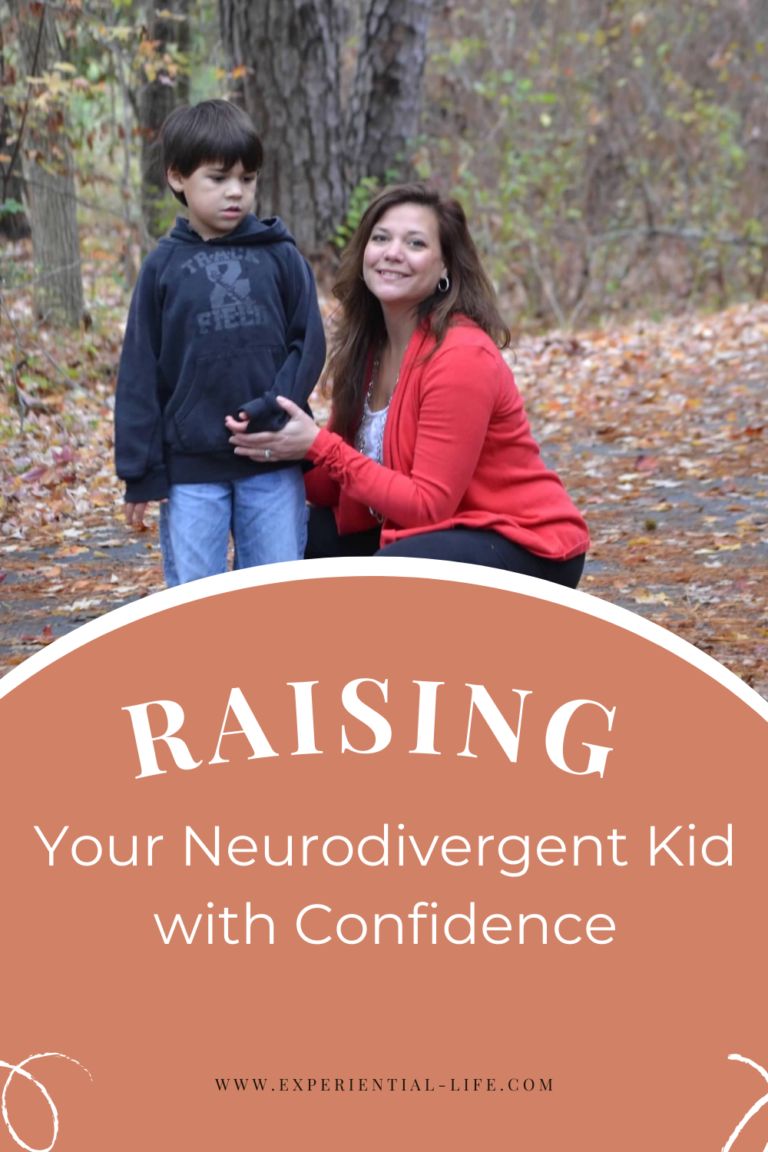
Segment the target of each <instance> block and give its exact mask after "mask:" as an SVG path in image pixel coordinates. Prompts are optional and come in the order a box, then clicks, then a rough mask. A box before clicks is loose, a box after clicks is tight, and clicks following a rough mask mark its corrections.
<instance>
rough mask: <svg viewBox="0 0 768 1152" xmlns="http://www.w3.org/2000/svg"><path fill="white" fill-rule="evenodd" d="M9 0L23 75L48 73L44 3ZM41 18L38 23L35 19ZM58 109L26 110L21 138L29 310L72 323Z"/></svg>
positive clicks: (53, 41) (51, 44) (66, 176)
mask: <svg viewBox="0 0 768 1152" xmlns="http://www.w3.org/2000/svg"><path fill="white" fill-rule="evenodd" d="M32 8H33V6H32V5H30V4H27V3H24V0H11V3H10V9H11V14H12V15H13V16H14V17H15V18H16V19H17V20H18V25H19V48H20V52H19V58H20V62H21V65H22V67H23V69H24V72H25V74H26V75H27V76H41V75H42V74H43V73H44V72H50V71H51V69H52V68H53V66H54V64H56V63H57V62H58V61H60V60H61V59H62V53H61V47H60V44H59V39H58V35H57V30H56V25H55V22H54V16H53V10H52V9H51V8H50V7H48V6H47V5H46V6H45V7H43V6H38V5H34V9H35V11H34V13H33V11H32ZM41 22H42V23H41ZM64 128H65V124H64V112H63V110H62V109H61V107H58V106H57V105H55V104H54V103H52V102H51V103H50V105H49V107H48V108H47V109H46V110H45V111H41V110H39V109H34V111H33V110H32V109H30V111H29V115H28V119H27V123H26V127H25V137H24V139H23V140H22V142H21V151H22V153H23V154H24V158H25V162H24V170H25V180H26V186H27V201H28V204H29V216H30V224H31V226H32V247H33V251H34V258H35V309H36V311H37V314H38V316H45V317H47V318H49V319H51V320H54V321H56V322H59V323H63V324H66V325H68V326H69V327H72V328H76V327H77V326H78V325H79V324H80V320H81V318H82V314H83V281H82V273H81V268H80V239H79V236H78V231H77V212H76V207H77V206H76V201H75V180H74V171H73V166H72V154H71V151H70V147H69V143H68V141H67V137H66V132H65V130H64Z"/></svg>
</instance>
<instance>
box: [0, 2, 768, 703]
mask: <svg viewBox="0 0 768 1152" xmlns="http://www.w3.org/2000/svg"><path fill="white" fill-rule="evenodd" d="M767 46H768V0H720V2H715V0H677V2H676V4H675V5H674V6H671V5H666V4H663V3H661V2H647V3H643V2H642V0H476V3H474V4H473V6H472V7H471V8H470V7H469V6H466V7H465V6H462V5H460V4H453V3H448V4H446V3H441V2H439V0H433V2H430V0H347V2H346V3H334V2H332V0H281V2H280V3H277V2H276V0H219V2H218V4H215V3H213V2H212V0H172V2H169V3H168V5H167V6H166V7H163V8H155V7H153V6H152V5H149V4H146V3H141V2H139V0H113V2H110V3H102V2H100V0H61V2H60V3H29V2H28V0H0V277H1V279H0V371H2V377H1V378H0V469H2V471H1V472H0V672H2V671H3V670H5V669H7V668H8V667H10V666H12V665H13V664H15V663H18V662H19V661H20V660H23V659H24V658H25V657H26V656H27V655H28V654H30V653H31V652H32V651H35V650H37V649H38V648H39V647H40V645H42V644H45V643H48V642H50V641H51V640H53V639H55V637H56V636H57V635H60V634H62V633H63V632H64V631H67V630H69V629H70V628H71V627H74V626H75V625H77V624H78V623H82V622H83V621H84V620H87V619H90V618H92V617H93V616H94V615H98V614H100V613H101V612H104V611H107V610H109V609H110V608H112V607H115V606H116V605H118V604H120V603H125V602H127V601H128V600H130V599H133V598H135V597H136V596H137V595H144V594H146V593H147V592H148V591H152V590H155V589H156V588H159V587H162V578H161V573H160V569H159V558H158V552H157V545H156V533H153V532H149V533H147V534H146V535H144V536H142V535H136V534H135V533H130V532H129V531H128V530H127V529H126V528H125V526H124V523H121V493H120V490H119V486H118V485H117V484H116V481H115V479H114V477H113V475H112V466H111V417H112V402H113V395H114V380H115V374H116V367H117V360H118V357H119V349H120V340H121V335H122V328H123V326H124V323H125V315H126V310H127V305H128V301H129V298H130V291H131V288H132V285H133V283H134V282H135V278H136V275H137V272H138V268H139V266H140V261H141V259H142V257H143V255H144V254H146V252H147V251H149V250H150V249H151V247H152V246H153V245H154V243H155V242H156V240H157V238H158V237H159V236H161V235H162V234H163V233H164V232H165V231H166V230H167V228H168V227H169V225H170V224H171V223H172V221H173V218H174V215H175V210H176V208H177V205H176V202H175V201H174V200H173V199H172V198H171V197H170V196H169V195H168V193H167V190H166V189H165V184H164V179H163V174H162V173H161V172H158V170H157V163H156V158H155V154H154V150H153V148H152V144H153V140H154V138H155V137H156V133H157V129H158V128H159V125H160V123H162V120H163V119H164V117H165V116H166V115H167V114H168V112H169V111H171V110H172V108H173V107H174V106H176V105H177V104H178V103H183V102H187V101H193V102H194V101H197V100H199V99H203V98H206V97H210V96H230V97H231V98H233V99H235V100H238V101H239V102H241V103H243V104H244V106H245V107H246V108H247V109H248V111H249V112H250V113H251V115H252V116H253V118H254V120H255V122H256V124H257V127H258V129H259V131H260V134H261V135H262V138H263V140H264V143H265V152H266V163H265V168H264V171H263V172H262V175H261V179H260V199H259V205H258V210H259V213H260V214H261V215H268V214H270V213H272V212H278V213H279V214H280V215H281V216H283V217H284V219H285V220H286V221H287V223H288V225H289V226H290V227H291V229H292V231H293V232H294V233H295V235H296V236H297V239H298V241H299V243H300V245H301V247H302V249H303V250H304V251H305V252H306V254H307V255H308V256H310V258H311V259H312V260H313V264H314V266H315V269H316V273H317V276H318V281H319V285H320V291H321V300H322V302H323V306H324V309H325V311H326V312H327V313H330V312H331V311H332V298H331V295H330V291H331V286H332V280H333V273H334V269H335V266H336V263H337V261H338V256H339V253H340V251H341V250H342V248H343V246H344V243H345V242H346V240H347V239H348V237H349V235H350V234H351V231H352V230H353V229H354V227H355V225H356V223H357V221H358V220H359V218H360V215H361V213H362V211H363V209H364V207H365V205H366V204H367V202H368V200H369V199H370V197H371V196H372V195H373V193H374V192H375V191H376V189H377V188H378V187H380V186H382V185H383V184H384V183H388V182H392V181H393V180H398V179H403V178H408V177H411V176H416V177H418V178H422V179H428V180H430V181H432V182H434V183H435V184H436V185H438V187H439V188H440V189H441V190H442V191H444V192H446V193H450V194H452V195H455V196H457V197H458V198H459V199H460V200H461V202H462V203H463V205H464V207H465V209H466V211H467V215H468V217H469V220H470V223H471V228H472V232H473V235H474V237H475V239H476V241H477V243H478V245H479V247H480V249H481V252H482V255H483V258H484V261H485V263H486V266H487V268H488V271H489V272H490V274H491V276H492V278H493V280H494V283H495V285H496V288H497V290H498V292H499V296H500V299H501V304H502V309H503V312H504V315H505V317H506V318H507V319H508V320H509V322H510V323H511V325H512V327H513V330H514V332H515V341H514V353H513V356H512V360H513V367H514V368H515V372H516V376H517V379H518V383H519V385H520V387H521V390H522V392H523V394H524V398H525V400H526V405H527V408H528V412H529V416H530V418H531V421H532V425H533V430H534V434H535V435H536V436H537V439H538V440H539V442H540V443H541V445H542V450H543V453H544V456H545V458H546V459H547V461H548V463H550V464H552V465H553V466H555V467H557V469H558V470H559V471H560V473H561V475H562V476H563V479H564V481H565V483H566V486H567V487H568V489H569V491H571V493H572V494H573V495H574V497H575V498H576V500H577V502H578V503H579V504H580V506H582V508H583V510H584V512H585V514H586V515H587V517H588V520H589V523H590V527H591V530H592V535H593V539H594V542H595V547H594V548H593V550H592V552H591V554H590V560H589V563H588V567H587V570H586V577H585V581H584V582H583V584H582V587H583V588H584V589H585V590H586V591H591V592H595V593H596V594H598V595H600V596H602V597H604V598H608V599H612V600H615V601H617V602H619V603H621V604H624V605H625V606H627V607H630V608H632V609H633V610H634V611H641V612H643V613H644V614H646V615H650V616H651V617H652V618H653V619H655V620H657V621H658V622H659V623H662V624H664V625H666V626H667V627H670V628H673V629H674V630H675V631H677V632H679V633H680V634H682V635H684V636H685V637H686V638H687V639H689V640H691V641H692V642H693V643H696V644H698V645H699V646H700V647H702V648H704V649H705V650H707V651H710V652H711V653H712V654H713V655H714V656H715V657H716V658H717V659H719V660H721V661H722V662H724V663H726V664H727V665H729V666H730V667H731V668H733V670H734V671H736V672H737V674H738V675H740V676H742V677H743V678H744V679H746V680H747V682H749V683H751V684H753V685H754V686H755V687H756V688H757V689H758V690H759V691H762V692H763V694H765V695H768V564H766V558H767V557H768V516H766V514H765V509H766V500H765V497H766V491H767V490H768V466H767V461H766V452H765V436H764V428H765V425H766V423H767V422H766V420H765V415H764V413H765V389H766V382H767V381H768V357H766V353H765V345H766V337H767V336H768V307H766V305H765V304H764V303H762V300H763V297H764V295H765V291H766V276H767V275H768V52H767V51H766V48H767ZM315 407H316V410H317V413H318V416H319V417H320V418H321V419H322V418H323V417H324V415H325V414H326V413H327V399H325V398H323V397H316V403H315ZM766 435H768V433H766ZM317 611H318V615H319V616H320V617H321V616H322V604H321V603H318V605H317Z"/></svg>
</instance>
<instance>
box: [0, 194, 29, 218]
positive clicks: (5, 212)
mask: <svg viewBox="0 0 768 1152" xmlns="http://www.w3.org/2000/svg"><path fill="white" fill-rule="evenodd" d="M23 211H24V205H23V204H20V203H19V201H18V200H14V199H13V198H12V197H10V196H9V197H8V199H7V200H3V202H2V203H0V216H13V215H15V214H16V213H17V212H23Z"/></svg>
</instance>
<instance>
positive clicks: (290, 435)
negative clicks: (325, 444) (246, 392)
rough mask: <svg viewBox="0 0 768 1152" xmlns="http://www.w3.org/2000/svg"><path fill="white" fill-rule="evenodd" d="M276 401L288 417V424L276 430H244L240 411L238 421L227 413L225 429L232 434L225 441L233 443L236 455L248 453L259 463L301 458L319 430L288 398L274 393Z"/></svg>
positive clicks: (245, 426) (243, 419)
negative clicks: (276, 395)
mask: <svg viewBox="0 0 768 1152" xmlns="http://www.w3.org/2000/svg"><path fill="white" fill-rule="evenodd" d="M277 403H278V404H279V405H280V407H281V408H284V409H285V411H286V412H287V413H288V416H289V420H288V423H287V424H286V425H285V427H284V428H281V429H280V431H279V432H248V431H246V429H247V428H248V417H247V415H246V414H245V413H244V412H241V413H240V417H241V419H240V420H239V421H238V420H235V419H234V417H232V416H227V418H226V425H227V428H228V429H229V430H230V432H232V433H233V435H232V436H230V438H229V442H230V444H234V446H235V455H236V456H250V458H251V460H255V461H256V462H257V463H259V464H262V463H264V462H267V463H271V462H275V463H276V462H278V461H281V460H302V459H303V458H304V456H306V454H307V452H308V450H309V448H310V447H311V445H312V444H313V443H314V440H315V437H316V436H317V434H318V432H319V431H320V429H319V428H318V426H317V425H316V424H315V422H314V420H313V419H312V417H311V416H307V414H306V412H302V410H301V408H299V407H298V405H296V404H294V403H293V401H292V400H286V399H285V397H284V396H278V397H277Z"/></svg>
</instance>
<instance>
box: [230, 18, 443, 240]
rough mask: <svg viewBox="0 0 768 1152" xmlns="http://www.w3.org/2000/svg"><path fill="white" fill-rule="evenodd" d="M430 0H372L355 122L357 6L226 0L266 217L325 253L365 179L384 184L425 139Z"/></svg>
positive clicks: (359, 71)
mask: <svg viewBox="0 0 768 1152" xmlns="http://www.w3.org/2000/svg"><path fill="white" fill-rule="evenodd" d="M429 9H430V0H364V2H363V6H362V16H361V36H360V48H359V54H358V61H357V67H356V70H355V75H354V79H353V82H352V90H351V92H350V97H349V103H348V111H347V114H346V116H345V115H344V112H343V107H342V95H341V54H342V48H343V41H344V33H345V27H346V25H347V24H348V19H347V18H348V16H349V9H348V6H346V5H344V4H339V3H337V2H336V0H219V14H220V19H221V29H222V38H223V41H224V46H225V49H226V51H227V54H228V56H229V58H230V60H231V62H232V64H233V66H234V67H235V69H240V68H243V69H244V75H243V78H242V96H243V101H244V104H245V108H246V109H247V111H248V112H249V113H250V115H251V116H252V118H253V120H254V122H255V124H256V128H257V130H258V132H259V134H260V135H261V137H262V140H263V143H264V151H265V164H264V169H263V171H262V175H261V181H260V190H259V211H260V212H262V213H264V214H271V213H273V212H276V213H279V214H280V215H281V216H285V218H286V219H287V220H288V221H289V222H290V225H291V228H292V229H293V231H294V232H295V234H296V238H297V240H298V242H299V244H300V246H301V247H302V248H303V249H304V250H305V251H307V252H310V253H313V252H316V251H317V250H318V249H320V248H321V247H322V246H323V245H324V244H325V243H326V242H327V240H328V239H329V237H330V236H331V235H332V234H333V232H334V230H335V229H336V227H337V226H338V225H339V223H340V222H341V221H342V220H343V218H344V214H345V212H346V207H347V203H348V199H349V194H350V192H351V191H352V189H353V188H354V187H355V185H356V184H357V183H358V181H359V180H360V178H361V177H362V176H366V175H373V176H378V177H379V178H381V179H383V178H384V176H385V173H386V172H387V170H388V169H390V168H391V167H393V166H394V165H396V164H398V163H399V162H400V161H401V159H402V156H403V153H404V151H405V149H406V145H407V141H408V139H410V138H411V137H413V136H415V135H416V131H417V126H418V116H419V109H420V103H421V88H422V79H423V74H424V64H425V61H426V53H427V28H428V24H429Z"/></svg>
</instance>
